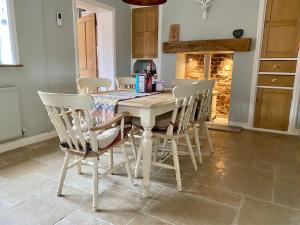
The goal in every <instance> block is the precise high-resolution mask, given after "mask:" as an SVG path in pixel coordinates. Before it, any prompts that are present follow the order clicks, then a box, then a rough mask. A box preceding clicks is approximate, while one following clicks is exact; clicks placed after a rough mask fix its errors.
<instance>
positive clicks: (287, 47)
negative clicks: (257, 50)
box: [262, 0, 300, 58]
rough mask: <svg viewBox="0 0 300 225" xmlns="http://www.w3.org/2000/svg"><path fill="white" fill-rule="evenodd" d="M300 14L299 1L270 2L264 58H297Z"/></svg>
mask: <svg viewBox="0 0 300 225" xmlns="http://www.w3.org/2000/svg"><path fill="white" fill-rule="evenodd" d="M299 12H300V1H299V0H268V3H267V12H266V19H265V30H264V40H263V49H262V57H265V58H275V57H278V58H293V57H297V54H298V47H299V41H300V13H299Z"/></svg>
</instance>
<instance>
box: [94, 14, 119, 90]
mask: <svg viewBox="0 0 300 225" xmlns="http://www.w3.org/2000/svg"><path fill="white" fill-rule="evenodd" d="M114 15H115V13H114V12H112V11H107V12H98V13H97V21H98V23H97V24H98V27H97V28H98V56H99V57H98V63H99V76H100V77H103V78H109V79H111V80H112V81H113V85H112V88H114V87H115V82H114V80H115V77H116V71H115V67H116V62H115V53H116V52H115V31H114V25H115V24H114Z"/></svg>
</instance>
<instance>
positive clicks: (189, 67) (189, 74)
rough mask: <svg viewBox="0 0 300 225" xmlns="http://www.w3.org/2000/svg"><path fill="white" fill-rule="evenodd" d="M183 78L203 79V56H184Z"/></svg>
mask: <svg viewBox="0 0 300 225" xmlns="http://www.w3.org/2000/svg"><path fill="white" fill-rule="evenodd" d="M185 77H186V78H188V79H199V80H203V79H204V55H203V54H186V56H185Z"/></svg>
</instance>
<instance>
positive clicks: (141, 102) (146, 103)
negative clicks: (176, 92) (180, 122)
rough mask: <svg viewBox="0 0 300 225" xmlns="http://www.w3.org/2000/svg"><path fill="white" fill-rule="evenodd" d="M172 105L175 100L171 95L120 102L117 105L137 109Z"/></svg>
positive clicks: (157, 95)
mask: <svg viewBox="0 0 300 225" xmlns="http://www.w3.org/2000/svg"><path fill="white" fill-rule="evenodd" d="M172 103H175V98H174V97H173V95H172V94H171V93H162V94H156V95H150V96H146V97H140V98H133V99H128V100H124V101H119V102H118V104H117V105H118V106H130V107H137V108H155V107H160V106H164V105H168V104H172Z"/></svg>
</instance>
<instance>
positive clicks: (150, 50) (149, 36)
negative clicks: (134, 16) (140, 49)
mask: <svg viewBox="0 0 300 225" xmlns="http://www.w3.org/2000/svg"><path fill="white" fill-rule="evenodd" d="M144 48H145V51H144V57H145V58H157V34H156V33H148V32H147V33H146V34H145V45H144Z"/></svg>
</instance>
